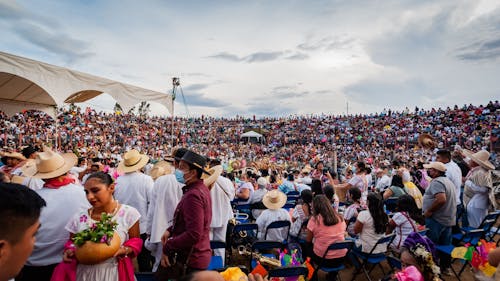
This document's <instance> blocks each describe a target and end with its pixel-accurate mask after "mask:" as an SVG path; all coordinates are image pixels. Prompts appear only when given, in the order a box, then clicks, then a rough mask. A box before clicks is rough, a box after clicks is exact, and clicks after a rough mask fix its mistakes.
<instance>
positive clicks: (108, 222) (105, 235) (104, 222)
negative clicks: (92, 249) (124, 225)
mask: <svg viewBox="0 0 500 281" xmlns="http://www.w3.org/2000/svg"><path fill="white" fill-rule="evenodd" d="M88 219H89V218H88V217H87V215H82V216H80V222H87V220H88ZM112 219H113V216H112V215H109V214H107V213H102V214H101V220H100V221H98V222H95V223H91V224H90V227H89V228H87V229H85V230H83V231H80V232H78V233H76V234H75V235H74V236H73V238H71V240H73V243H74V244H75V245H76V246H78V247H80V246H82V245H83V244H85V242H87V241H91V242H95V243H106V244H108V245H109V244H111V239H112V238H113V234H114V232H115V229H116V226H117V224H118V223H117V222H116V221H113V220H112Z"/></svg>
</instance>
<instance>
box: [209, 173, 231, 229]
mask: <svg viewBox="0 0 500 281" xmlns="http://www.w3.org/2000/svg"><path fill="white" fill-rule="evenodd" d="M210 197H211V199H212V223H211V224H210V227H222V226H223V225H224V224H227V221H228V220H229V219H230V218H232V217H233V216H234V215H233V208H232V207H231V201H232V200H233V199H234V186H233V183H232V182H231V181H230V180H229V179H228V178H225V177H223V176H219V177H218V178H217V180H216V181H215V183H214V186H213V187H212V189H211V190H210Z"/></svg>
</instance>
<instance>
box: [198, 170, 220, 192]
mask: <svg viewBox="0 0 500 281" xmlns="http://www.w3.org/2000/svg"><path fill="white" fill-rule="evenodd" d="M222 170H223V168H222V166H221V165H217V166H213V167H212V168H210V169H208V172H209V173H210V175H207V174H205V173H204V174H202V176H201V179H202V180H203V183H204V184H205V185H206V186H207V187H208V188H211V187H210V186H211V185H212V184H214V183H215V181H217V178H218V177H219V176H220V175H221V174H222Z"/></svg>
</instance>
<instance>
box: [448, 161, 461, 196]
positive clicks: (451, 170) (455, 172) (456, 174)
mask: <svg viewBox="0 0 500 281" xmlns="http://www.w3.org/2000/svg"><path fill="white" fill-rule="evenodd" d="M444 165H445V166H446V177H447V178H448V179H450V180H451V182H452V183H453V185H455V196H456V198H457V205H458V204H460V203H461V202H462V200H460V199H461V198H460V191H461V187H462V170H460V167H459V166H458V165H457V163H455V162H453V161H450V162H448V163H446V164H444Z"/></svg>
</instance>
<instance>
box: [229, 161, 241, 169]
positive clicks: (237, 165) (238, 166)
mask: <svg viewBox="0 0 500 281" xmlns="http://www.w3.org/2000/svg"><path fill="white" fill-rule="evenodd" d="M231 168H233V170H239V169H241V162H240V160H234V161H233V162H231Z"/></svg>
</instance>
